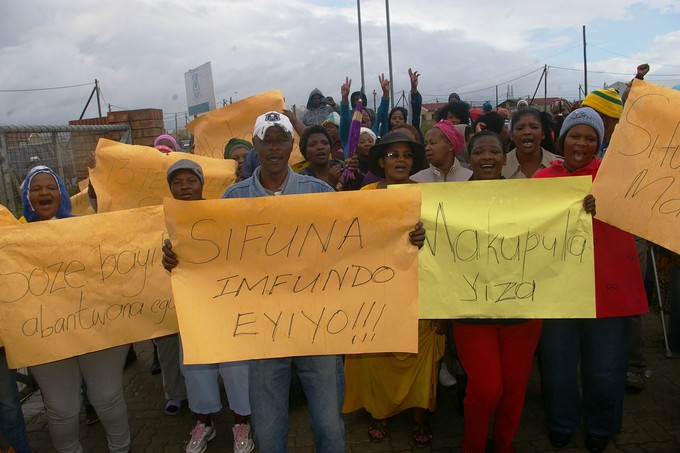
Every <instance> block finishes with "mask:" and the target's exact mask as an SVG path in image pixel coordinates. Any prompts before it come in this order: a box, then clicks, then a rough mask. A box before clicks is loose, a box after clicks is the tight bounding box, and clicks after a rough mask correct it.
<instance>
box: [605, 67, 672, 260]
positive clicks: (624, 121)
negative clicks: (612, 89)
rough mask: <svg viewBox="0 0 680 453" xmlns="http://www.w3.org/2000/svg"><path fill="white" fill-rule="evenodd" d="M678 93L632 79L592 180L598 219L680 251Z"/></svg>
mask: <svg viewBox="0 0 680 453" xmlns="http://www.w3.org/2000/svg"><path fill="white" fill-rule="evenodd" d="M678 111H680V91H677V90H672V89H670V88H666V87H662V86H658V85H654V84H651V83H647V82H643V81H640V80H637V79H636V80H635V81H634V82H633V86H632V88H631V90H630V93H629V96H628V100H627V101H626V104H625V106H624V108H623V115H622V116H621V120H620V121H619V124H618V125H617V126H616V129H615V130H614V135H613V136H612V139H611V142H610V144H609V147H608V148H607V153H606V154H605V157H604V159H603V160H602V164H601V165H600V168H599V170H598V172H597V177H596V178H595V182H594V183H593V195H595V198H596V199H597V216H596V217H597V218H598V219H600V220H602V221H604V222H607V223H609V224H610V225H613V226H615V227H617V228H620V229H622V230H625V231H628V232H629V233H633V234H636V235H638V236H641V237H644V238H645V239H648V240H650V241H652V242H655V243H657V244H659V245H662V246H663V247H666V248H668V249H670V250H673V251H674V252H676V253H680V237H678V234H677V231H678V227H679V226H680V220H678V215H680V176H679V175H678V168H680V120H679V119H678V118H679V117H678Z"/></svg>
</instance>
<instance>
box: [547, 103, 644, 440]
mask: <svg viewBox="0 0 680 453" xmlns="http://www.w3.org/2000/svg"><path fill="white" fill-rule="evenodd" d="M604 137H605V127H604V123H603V122H602V119H601V118H600V116H599V115H598V113H597V112H596V111H595V110H593V109H591V108H590V107H583V108H580V109H577V110H574V111H573V112H571V113H570V114H569V116H567V118H566V119H565V120H564V124H563V125H562V130H561V132H560V136H559V139H558V142H557V143H558V146H559V147H560V148H561V149H562V150H563V151H564V160H563V161H562V160H556V161H553V162H551V163H550V167H548V168H546V169H544V170H541V171H539V172H538V173H536V174H535V175H534V178H554V177H564V176H591V177H592V178H593V179H595V178H596V177H597V170H598V169H599V167H600V162H601V161H600V159H597V158H595V153H596V152H597V151H598V149H599V148H600V146H601V145H602V140H603V139H604ZM590 198H592V196H590ZM592 205H593V206H592V210H591V211H590V212H591V214H594V213H595V206H594V205H595V199H594V198H592ZM586 211H588V209H587V208H586ZM593 250H594V254H595V309H596V318H594V319H546V320H544V321H543V335H542V337H541V343H540V345H539V357H540V359H541V382H542V389H543V400H544V406H545V414H546V421H547V422H548V427H549V429H550V435H549V438H550V443H551V444H552V445H553V447H555V448H562V447H565V446H566V445H567V444H569V442H570V440H571V436H572V434H573V433H574V432H575V431H576V430H577V429H578V427H579V424H580V422H581V418H583V424H584V427H585V445H586V448H587V449H588V451H591V452H601V451H604V449H605V448H606V447H607V443H608V442H609V439H610V438H611V437H613V436H614V435H616V434H617V433H618V432H619V431H620V430H621V424H622V419H623V395H624V391H625V384H626V362H627V357H628V345H629V336H630V320H631V316H632V315H638V314H641V313H645V312H647V311H648V306H647V297H646V294H645V289H644V285H643V283H642V274H641V272H640V265H639V262H638V260H637V251H636V249H635V243H634V240H633V236H632V235H631V234H630V233H627V232H625V231H622V230H619V229H618V228H615V227H613V226H611V225H608V224H606V223H604V222H601V221H599V220H597V219H593ZM631 257H632V258H631ZM565 278H569V276H565ZM579 362H580V365H579ZM579 367H580V371H581V379H580V383H581V392H579V379H578V378H577V370H578V368H579Z"/></svg>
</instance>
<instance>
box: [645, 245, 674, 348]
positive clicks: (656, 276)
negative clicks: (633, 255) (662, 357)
mask: <svg viewBox="0 0 680 453" xmlns="http://www.w3.org/2000/svg"><path fill="white" fill-rule="evenodd" d="M649 251H650V252H651V255H652V269H654V280H655V281H656V297H657V299H659V312H660V314H661V328H662V329H663V341H664V345H665V346H666V357H667V358H671V357H673V351H671V348H670V347H669V346H668V335H667V334H666V321H665V320H664V318H663V301H662V300H661V286H660V285H659V273H658V272H657V271H656V256H655V254H654V244H650V247H649Z"/></svg>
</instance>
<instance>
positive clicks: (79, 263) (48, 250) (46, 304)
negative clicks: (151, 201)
mask: <svg viewBox="0 0 680 453" xmlns="http://www.w3.org/2000/svg"><path fill="white" fill-rule="evenodd" d="M162 209H163V208H162V207H161V206H154V207H147V208H140V209H135V210H130V211H121V212H115V213H108V214H97V215H91V216H85V217H73V218H68V219H60V220H48V221H43V222H33V223H28V224H22V225H17V226H10V227H5V228H4V229H3V234H2V237H0V260H1V261H2V263H3V264H2V268H3V270H2V273H0V317H2V319H3V322H2V324H1V325H0V337H2V340H3V342H4V343H5V348H6V352H7V361H8V362H9V366H10V368H19V367H24V366H30V365H38V364H41V363H47V362H52V361H55V360H60V359H64V358H68V357H73V356H76V355H80V354H85V353H88V352H93V351H99V350H101V349H106V348H110V347H113V346H118V345H121V344H127V343H133V342H135V341H141V340H146V339H149V338H155V337H158V336H163V335H169V334H171V333H175V332H177V318H176V316H175V310H174V303H173V301H172V294H171V288H170V276H169V274H168V273H167V271H166V270H165V269H163V267H162V264H161V258H162V252H161V245H162V241H163V237H164V222H163V210H162Z"/></svg>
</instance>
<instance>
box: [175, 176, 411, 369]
mask: <svg viewBox="0 0 680 453" xmlns="http://www.w3.org/2000/svg"><path fill="white" fill-rule="evenodd" d="M419 213H420V193H419V192H418V191H413V192H408V193H404V194H403V195H400V196H399V197H395V196H394V193H393V192H392V191H388V190H375V191H361V192H346V193H321V194H306V195H288V196H279V197H275V196H272V197H260V198H247V199H225V200H207V201H192V202H183V201H177V200H172V199H166V200H165V219H166V222H167V227H168V233H169V236H170V238H171V240H172V244H173V250H174V251H175V252H176V253H177V255H178V259H179V265H178V267H177V268H175V269H174V270H173V272H172V288H173V294H174V297H175V301H176V303H177V315H178V320H179V325H180V329H181V332H182V344H183V347H184V360H185V363H216V362H226V361H234V360H243V359H257V358H268V357H288V356H298V355H317V354H343V353H363V352H387V351H390V352H391V351H400V352H417V349H418V335H417V327H418V285H417V280H418V273H417V268H418V265H417V258H418V250H417V248H416V247H415V246H413V245H412V244H410V242H409V236H408V233H409V232H410V231H411V230H412V229H413V227H414V225H415V224H416V223H417V222H418V217H419Z"/></svg>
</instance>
